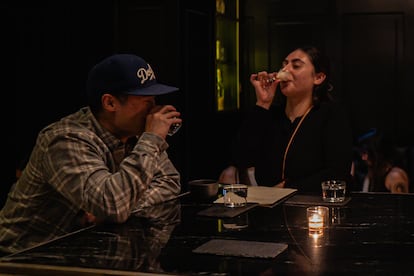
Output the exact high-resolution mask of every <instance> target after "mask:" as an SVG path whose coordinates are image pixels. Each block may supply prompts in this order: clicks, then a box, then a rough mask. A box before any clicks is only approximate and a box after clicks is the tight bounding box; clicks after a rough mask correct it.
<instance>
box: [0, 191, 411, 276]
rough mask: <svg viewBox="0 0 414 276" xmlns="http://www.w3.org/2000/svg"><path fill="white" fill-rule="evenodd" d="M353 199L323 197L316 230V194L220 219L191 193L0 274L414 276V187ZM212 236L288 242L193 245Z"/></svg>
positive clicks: (28, 254) (15, 262)
mask: <svg viewBox="0 0 414 276" xmlns="http://www.w3.org/2000/svg"><path fill="white" fill-rule="evenodd" d="M349 198H350V200H349V201H347V202H346V204H339V205H335V204H333V205H332V204H328V208H329V213H330V214H329V225H327V227H326V228H324V229H323V232H322V234H321V235H319V236H312V235H310V233H309V229H308V222H307V217H306V208H307V207H309V206H313V205H327V204H324V203H322V202H319V198H318V197H316V199H315V197H309V198H307V197H305V199H304V197H302V198H301V195H299V194H296V195H293V196H292V197H290V198H288V199H287V200H284V201H282V202H280V203H279V204H277V205H276V206H273V207H272V208H270V207H262V206H254V207H252V208H250V209H249V210H247V211H245V212H244V213H242V214H240V215H238V216H235V217H232V218H224V217H219V215H218V217H215V216H204V215H200V213H199V212H200V211H203V210H204V211H205V210H206V209H207V208H210V206H212V203H197V202H195V201H193V200H192V199H191V195H189V196H188V197H183V198H181V199H178V200H174V201H171V202H168V203H164V204H162V205H160V206H154V207H152V208H150V209H145V210H141V211H139V212H137V213H136V214H135V216H133V217H131V219H130V220H129V221H128V222H127V223H124V224H118V225H115V224H112V225H108V224H105V225H97V226H92V227H89V228H85V229H83V230H81V231H78V232H75V233H72V234H70V235H67V236H65V237H62V238H59V239H56V240H54V241H51V242H48V243H45V244H42V245H40V246H37V247H35V248H32V249H30V250H25V251H22V252H19V253H16V254H12V255H9V256H5V257H3V258H1V259H0V272H3V273H9V274H46V273H49V274H51V273H53V272H54V273H59V274H60V275H65V274H66V275H73V274H71V273H76V274H78V275H82V274H84V275H103V274H105V275H137V272H142V273H144V274H145V273H155V274H158V275H159V274H167V275H168V274H176V275H303V274H306V275H328V274H329V275H331V274H336V275H337V274H357V275H412V274H413V268H412V261H413V252H414V195H413V194H404V195H395V194H381V193H352V194H351V195H350V197H349ZM295 199H300V200H295ZM308 199H309V200H308ZM307 200H308V201H307ZM211 240H226V241H248V242H251V241H253V242H264V243H265V244H272V245H274V244H278V245H287V249H286V250H284V251H282V252H280V254H278V255H277V256H272V257H268V256H260V254H261V252H262V251H263V250H260V248H255V247H254V246H252V248H251V250H250V252H247V253H249V254H247V255H245V256H243V254H242V253H243V252H241V254H235V255H233V256H231V255H230V256H223V255H216V254H208V253H196V252H193V251H194V250H195V249H197V248H199V247H200V246H201V245H203V244H205V243H206V242H209V241H211ZM217 249H219V248H217ZM262 249H263V248H262ZM240 251H243V249H242V248H241V249H240ZM256 251H257V252H256ZM244 253H246V252H244ZM236 255H241V256H236ZM248 255H250V256H248ZM251 255H253V257H252V256H251ZM58 271H59V272H58ZM0 274H1V273H0Z"/></svg>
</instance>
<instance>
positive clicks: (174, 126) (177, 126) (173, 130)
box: [167, 123, 181, 136]
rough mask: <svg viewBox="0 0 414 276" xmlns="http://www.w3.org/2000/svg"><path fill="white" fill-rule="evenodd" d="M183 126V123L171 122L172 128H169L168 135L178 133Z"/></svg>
mask: <svg viewBox="0 0 414 276" xmlns="http://www.w3.org/2000/svg"><path fill="white" fill-rule="evenodd" d="M180 128H181V124H180V123H174V124H171V126H170V129H169V130H168V132H167V134H168V136H173V135H174V134H176V133H177V131H178V130H179V129H180Z"/></svg>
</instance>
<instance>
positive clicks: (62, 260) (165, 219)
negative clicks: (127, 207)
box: [2, 200, 181, 273]
mask: <svg viewBox="0 0 414 276" xmlns="http://www.w3.org/2000/svg"><path fill="white" fill-rule="evenodd" d="M180 221H181V205H180V203H179V201H177V200H174V201H171V202H166V203H162V204H159V205H155V206H151V207H148V208H144V209H141V210H138V211H137V212H135V213H134V214H133V215H132V216H131V217H130V219H129V220H128V221H127V223H125V224H101V225H97V226H96V227H94V228H89V229H86V230H85V231H81V232H79V233H77V237H76V239H71V237H72V236H67V237H66V238H64V239H61V240H59V243H58V245H55V246H54V245H53V242H52V243H50V246H49V247H48V249H47V251H45V250H42V249H41V248H42V247H40V248H33V249H32V250H29V251H27V255H26V256H27V257H26V256H24V257H22V254H20V255H21V256H20V257H19V259H22V258H27V259H32V258H33V259H37V260H42V263H46V264H47V263H51V262H53V263H55V264H61V265H66V266H67V265H72V264H73V265H76V266H79V265H80V266H81V267H86V268H98V269H99V268H102V269H119V270H132V271H141V272H158V273H160V272H164V271H163V268H162V267H161V265H160V261H159V257H160V254H161V251H162V249H163V248H164V247H165V245H166V244H167V242H168V241H169V239H170V236H171V233H172V231H173V230H174V228H175V227H176V226H177V225H178V224H179V223H180ZM7 258H8V257H7V256H6V257H4V258H2V261H8V260H7ZM10 259H11V260H12V259H13V256H12V255H10Z"/></svg>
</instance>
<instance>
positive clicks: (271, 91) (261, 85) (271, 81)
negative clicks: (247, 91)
mask: <svg viewBox="0 0 414 276" xmlns="http://www.w3.org/2000/svg"><path fill="white" fill-rule="evenodd" d="M276 75H277V73H276V72H273V73H268V72H266V71H261V72H259V73H254V74H251V75H250V83H251V84H252V85H253V87H254V90H255V92H256V105H258V106H261V107H263V108H265V109H269V108H270V105H271V104H272V102H273V98H274V96H275V93H276V87H277V85H278V83H279V82H280V80H279V79H277V78H276Z"/></svg>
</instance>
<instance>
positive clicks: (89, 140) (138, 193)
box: [0, 54, 182, 254]
mask: <svg viewBox="0 0 414 276" xmlns="http://www.w3.org/2000/svg"><path fill="white" fill-rule="evenodd" d="M177 90H178V88H176V87H172V86H168V85H163V84H160V83H158V82H157V80H156V77H155V73H154V71H153V69H152V68H151V66H150V65H149V64H148V63H147V62H146V61H145V60H143V59H142V58H140V57H138V56H135V55H130V54H115V55H113V56H110V57H108V58H106V59H104V60H103V61H101V62H100V63H98V64H96V65H95V66H94V67H93V68H92V69H91V70H90V72H89V75H88V80H87V88H86V92H87V99H88V106H87V107H83V108H81V109H80V110H79V111H77V112H75V113H73V114H70V115H68V116H66V117H64V118H62V119H61V120H59V121H57V122H55V123H52V124H50V125H49V126H47V127H45V128H44V129H42V130H41V131H40V133H39V134H38V138H37V141H36V144H35V146H34V148H33V150H32V153H31V156H30V159H29V160H28V163H27V165H26V167H25V169H24V171H23V174H22V175H21V177H20V178H19V179H18V180H17V182H16V183H15V184H14V185H13V186H12V188H11V190H10V192H9V194H8V198H7V201H6V203H5V205H4V207H3V209H2V210H1V211H0V251H2V252H3V254H7V253H13V252H17V251H19V250H22V249H25V248H28V247H31V246H34V245H36V244H39V243H41V242H44V241H47V240H51V239H53V238H56V237H58V236H62V235H65V234H67V233H70V232H71V231H74V230H76V229H78V228H79V227H83V226H85V224H87V223H91V222H110V223H123V222H125V221H126V220H127V219H128V218H129V216H130V215H131V214H132V213H133V212H134V210H136V209H137V208H138V209H139V208H145V207H146V206H151V205H154V204H158V203H161V202H163V201H166V200H169V199H171V198H174V197H175V196H177V195H178V194H179V192H180V190H181V187H180V174H179V172H178V171H177V170H176V168H175V167H174V165H173V164H172V162H171V161H170V159H169V158H168V155H167V152H166V149H167V148H168V144H167V142H166V137H167V135H168V131H169V129H170V127H171V126H172V125H174V124H181V122H182V121H181V119H180V113H179V112H178V111H177V110H176V109H175V107H174V106H172V105H165V106H157V105H156V104H155V96H157V95H162V94H167V93H171V92H174V91H177Z"/></svg>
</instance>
